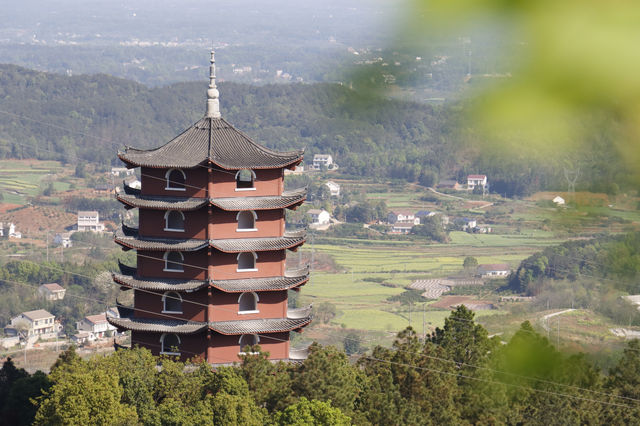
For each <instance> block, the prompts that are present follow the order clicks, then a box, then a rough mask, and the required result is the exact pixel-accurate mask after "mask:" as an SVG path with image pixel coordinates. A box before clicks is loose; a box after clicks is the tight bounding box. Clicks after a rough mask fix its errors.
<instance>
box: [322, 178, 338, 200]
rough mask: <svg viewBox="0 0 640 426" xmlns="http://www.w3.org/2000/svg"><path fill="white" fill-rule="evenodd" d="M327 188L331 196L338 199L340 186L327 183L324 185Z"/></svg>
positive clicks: (330, 182)
mask: <svg viewBox="0 0 640 426" xmlns="http://www.w3.org/2000/svg"><path fill="white" fill-rule="evenodd" d="M324 185H325V186H326V187H327V188H329V193H330V194H331V196H332V197H339V196H340V185H338V184H337V183H335V182H334V181H331V180H330V181H328V182H327V183H325V184H324Z"/></svg>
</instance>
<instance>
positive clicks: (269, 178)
mask: <svg viewBox="0 0 640 426" xmlns="http://www.w3.org/2000/svg"><path fill="white" fill-rule="evenodd" d="M235 173H236V172H235V171H227V170H225V171H222V170H214V171H213V193H212V195H211V196H212V197H258V196H263V195H281V194H282V188H283V174H282V169H267V170H254V173H255V174H256V178H255V180H254V182H253V186H254V188H255V189H253V190H238V191H236V177H235Z"/></svg>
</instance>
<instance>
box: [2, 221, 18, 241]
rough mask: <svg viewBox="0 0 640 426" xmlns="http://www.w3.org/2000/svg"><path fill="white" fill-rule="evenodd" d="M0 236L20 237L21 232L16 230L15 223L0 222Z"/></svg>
mask: <svg viewBox="0 0 640 426" xmlns="http://www.w3.org/2000/svg"><path fill="white" fill-rule="evenodd" d="M0 237H7V238H22V233H21V232H18V231H16V225H15V223H12V222H11V223H10V222H7V223H2V222H0Z"/></svg>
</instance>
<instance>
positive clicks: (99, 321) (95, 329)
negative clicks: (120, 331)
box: [76, 312, 116, 339]
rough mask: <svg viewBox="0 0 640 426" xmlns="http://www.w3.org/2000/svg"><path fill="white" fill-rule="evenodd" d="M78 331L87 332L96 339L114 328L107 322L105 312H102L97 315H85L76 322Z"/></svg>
mask: <svg viewBox="0 0 640 426" xmlns="http://www.w3.org/2000/svg"><path fill="white" fill-rule="evenodd" d="M76 328H77V329H78V331H79V332H83V331H85V332H88V333H91V334H92V335H93V337H94V338H96V339H101V338H103V337H105V334H106V332H107V331H113V330H115V329H116V328H115V327H114V326H112V325H111V324H109V323H108V322H107V314H106V312H103V313H101V314H97V315H87V316H86V317H84V318H83V319H82V321H78V322H77V323H76Z"/></svg>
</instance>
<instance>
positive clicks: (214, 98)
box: [206, 49, 220, 118]
mask: <svg viewBox="0 0 640 426" xmlns="http://www.w3.org/2000/svg"><path fill="white" fill-rule="evenodd" d="M214 55H215V52H214V50H213V49H211V65H210V66H209V89H208V90H207V115H206V116H207V117H212V118H220V101H219V100H218V97H219V96H220V92H218V89H217V86H216V59H215V56H214Z"/></svg>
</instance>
